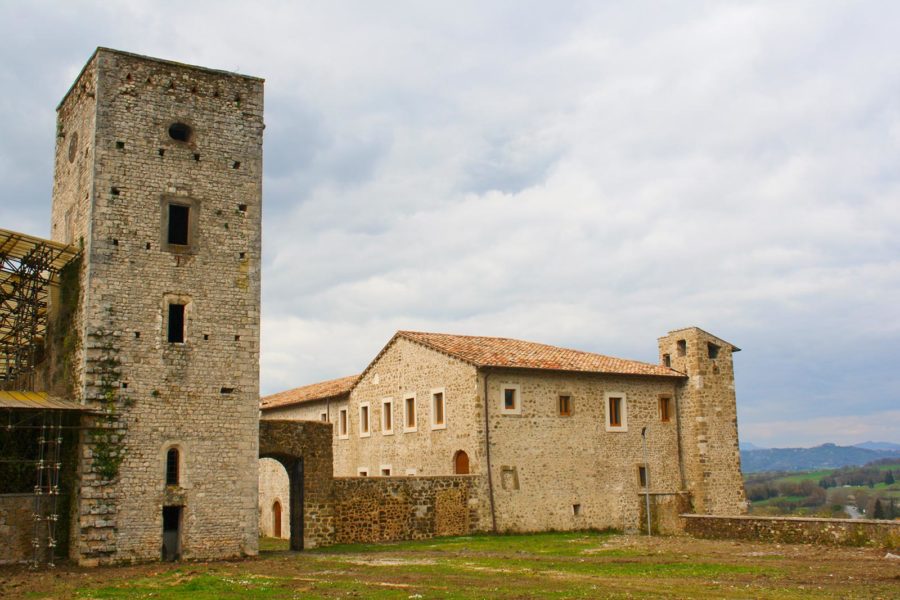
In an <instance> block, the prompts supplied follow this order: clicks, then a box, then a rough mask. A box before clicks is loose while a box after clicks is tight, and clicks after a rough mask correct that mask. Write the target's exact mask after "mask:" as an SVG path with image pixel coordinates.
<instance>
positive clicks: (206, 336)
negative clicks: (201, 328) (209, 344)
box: [203, 333, 209, 341]
mask: <svg viewBox="0 0 900 600" xmlns="http://www.w3.org/2000/svg"><path fill="white" fill-rule="evenodd" d="M208 340H209V334H208V333H204V334H203V341H208Z"/></svg>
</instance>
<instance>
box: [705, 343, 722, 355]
mask: <svg viewBox="0 0 900 600" xmlns="http://www.w3.org/2000/svg"><path fill="white" fill-rule="evenodd" d="M706 351H707V352H708V353H709V357H710V358H718V356H719V347H718V346H717V345H716V344H713V343H712V342H707V344H706Z"/></svg>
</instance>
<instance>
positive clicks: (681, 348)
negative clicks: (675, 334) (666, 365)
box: [676, 340, 687, 356]
mask: <svg viewBox="0 0 900 600" xmlns="http://www.w3.org/2000/svg"><path fill="white" fill-rule="evenodd" d="M676 346H677V347H678V356H685V355H686V354H687V340H678V342H677V343H676Z"/></svg>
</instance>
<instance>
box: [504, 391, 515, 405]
mask: <svg viewBox="0 0 900 600" xmlns="http://www.w3.org/2000/svg"><path fill="white" fill-rule="evenodd" d="M503 408H505V409H506V410H515V409H516V390H515V388H505V389H504V390H503Z"/></svg>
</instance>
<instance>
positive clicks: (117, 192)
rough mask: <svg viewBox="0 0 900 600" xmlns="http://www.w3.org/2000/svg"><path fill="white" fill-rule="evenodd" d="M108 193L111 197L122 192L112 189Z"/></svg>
mask: <svg viewBox="0 0 900 600" xmlns="http://www.w3.org/2000/svg"><path fill="white" fill-rule="evenodd" d="M109 193H110V194H112V195H113V196H118V195H119V194H121V193H122V192H121V191H120V190H119V188H117V187H114V188H110V190H109Z"/></svg>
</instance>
